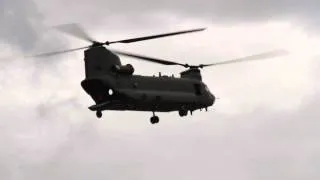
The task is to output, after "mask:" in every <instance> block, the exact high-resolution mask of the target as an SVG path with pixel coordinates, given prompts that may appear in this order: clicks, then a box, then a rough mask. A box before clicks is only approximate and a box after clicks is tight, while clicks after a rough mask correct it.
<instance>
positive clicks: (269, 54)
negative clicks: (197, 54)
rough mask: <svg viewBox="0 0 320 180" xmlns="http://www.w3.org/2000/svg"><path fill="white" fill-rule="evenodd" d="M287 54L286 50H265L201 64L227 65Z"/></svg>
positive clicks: (204, 65) (205, 65)
mask: <svg viewBox="0 0 320 180" xmlns="http://www.w3.org/2000/svg"><path fill="white" fill-rule="evenodd" d="M286 54H288V52H287V51H285V50H274V51H269V52H265V53H261V54H255V55H251V56H247V57H242V58H238V59H233V60H228V61H221V62H217V63H212V64H202V65H200V67H208V66H217V65H225V64H232V63H239V62H245V61H253V60H262V59H267V58H273V57H278V56H282V55H286Z"/></svg>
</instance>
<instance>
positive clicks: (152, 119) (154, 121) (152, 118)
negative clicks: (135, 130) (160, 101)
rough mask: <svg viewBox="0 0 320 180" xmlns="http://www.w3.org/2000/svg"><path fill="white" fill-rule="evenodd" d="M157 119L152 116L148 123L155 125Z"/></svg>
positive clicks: (157, 121)
mask: <svg viewBox="0 0 320 180" xmlns="http://www.w3.org/2000/svg"><path fill="white" fill-rule="evenodd" d="M159 121H160V120H159V117H158V116H152V117H151V118H150V122H151V124H157V123H159Z"/></svg>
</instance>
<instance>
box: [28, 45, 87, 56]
mask: <svg viewBox="0 0 320 180" xmlns="http://www.w3.org/2000/svg"><path fill="white" fill-rule="evenodd" d="M89 47H90V46H85V47H80V48H74V49H67V50H63V51H55V52H50V53H43V54H37V55H33V56H27V57H47V56H53V55H58V54H63V53H68V52H73V51H78V50H81V49H87V48H89Z"/></svg>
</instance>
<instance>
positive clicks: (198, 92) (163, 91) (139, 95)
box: [33, 24, 284, 124]
mask: <svg viewBox="0 0 320 180" xmlns="http://www.w3.org/2000/svg"><path fill="white" fill-rule="evenodd" d="M56 29H58V30H59V31H61V32H64V33H67V34H69V35H73V36H75V37H78V38H81V39H82V40H86V41H89V42H90V43H91V45H89V46H85V47H80V48H76V49H69V50H64V51H58V52H51V53H44V54H38V55H35V56H33V57H44V56H51V55H56V54H60V53H66V52H72V51H77V50H82V49H85V50H84V69H85V78H84V80H82V82H81V86H82V88H83V90H84V91H85V92H86V93H87V94H88V95H89V96H91V98H92V99H93V101H94V102H95V104H94V105H92V106H90V107H88V108H89V109H90V110H91V111H95V112H96V116H97V117H98V118H101V117H102V111H105V110H113V111H148V112H152V113H153V116H152V117H151V118H150V122H151V123H152V124H156V123H159V117H158V116H156V115H155V113H156V112H172V111H177V112H178V114H179V116H181V117H183V116H187V115H188V112H190V114H191V115H192V112H193V111H195V110H202V109H205V110H206V111H207V110H208V107H210V106H212V105H213V104H214V103H215V100H216V97H215V96H214V95H213V94H212V93H211V92H210V90H209V88H208V87H207V85H206V84H205V83H204V82H203V81H202V76H201V72H200V69H202V68H204V67H209V66H217V65H224V64H230V63H236V62H242V61H249V60H257V59H263V58H269V57H275V56H278V55H282V54H283V53H284V51H282V50H275V51H269V52H266V53H262V54H256V55H253V56H248V57H244V58H239V59H233V60H229V61H222V62H217V63H211V64H200V65H189V64H183V63H178V62H174V61H169V60H164V59H159V58H153V57H147V56H142V55H138V54H133V53H128V52H123V51H117V50H110V49H107V48H106V47H105V46H106V45H110V44H114V43H133V42H138V41H144V40H150V39H155V38H162V37H167V36H173V35H179V34H186V33H193V32H199V31H203V30H205V28H200V29H192V30H186V31H178V32H172V33H166V34H159V35H152V36H145V37H139V38H131V39H125V40H120V41H111V42H109V41H106V42H98V41H96V40H94V39H93V38H91V37H90V36H89V35H88V34H87V33H86V32H85V31H84V30H83V28H82V27H81V26H79V25H78V24H65V25H60V26H57V27H56ZM119 56H126V57H131V58H135V59H139V60H144V61H148V62H152V63H158V64H162V65H178V66H182V67H184V68H187V70H185V71H183V72H181V73H180V77H174V76H165V75H161V73H159V76H142V75H136V74H134V67H133V66H132V65H131V64H126V65H123V64H121V61H120V58H119Z"/></svg>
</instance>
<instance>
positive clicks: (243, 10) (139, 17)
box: [39, 0, 320, 28]
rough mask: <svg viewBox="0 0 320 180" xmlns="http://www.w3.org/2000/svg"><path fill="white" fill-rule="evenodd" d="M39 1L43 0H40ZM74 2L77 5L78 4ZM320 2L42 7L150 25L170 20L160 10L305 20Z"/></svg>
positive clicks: (178, 14)
mask: <svg viewBox="0 0 320 180" xmlns="http://www.w3.org/2000/svg"><path fill="white" fill-rule="evenodd" d="M39 3H41V2H40V1H39ZM43 3H44V2H43ZM61 4H65V5H67V6H68V8H65V9H59V7H61ZM75 4H77V5H76V6H75ZM319 5H320V4H319V1H316V0H307V1H297V0H294V1H286V0H282V1H275V0H271V1H255V0H245V1H243V0H227V1H218V0H212V1H209V0H200V1H191V0H188V1H183V0H174V1H169V0H164V1H144V0H139V1H125V2H124V1H121V2H120V1H102V0H96V1H90V2H89V1H81V2H80V1H74V0H70V1H68V2H62V1H55V2H51V3H49V4H47V5H46V6H45V5H42V6H41V7H43V8H44V9H43V11H45V12H48V15H51V16H52V15H53V14H56V9H59V15H58V16H55V18H58V19H60V20H63V19H65V20H67V21H68V20H70V21H71V20H77V21H79V22H86V23H87V22H88V24H91V25H92V24H94V23H96V24H99V22H103V21H104V20H107V22H108V23H107V24H108V25H112V24H116V21H120V22H119V23H129V24H130V25H134V24H136V25H142V24H143V25H145V24H150V26H151V24H154V23H159V24H161V23H163V22H164V21H167V22H168V21H169V19H168V17H166V18H165V19H161V18H158V19H157V18H156V17H157V14H159V13H167V14H170V15H171V17H172V18H173V19H174V18H177V19H183V18H185V17H188V18H190V17H194V18H203V19H204V20H205V19H206V20H209V21H210V22H212V23H217V22H218V23H225V22H232V23H235V22H246V21H263V20H273V19H283V18H284V19H286V18H291V20H295V19H296V18H297V19H300V18H302V19H304V20H308V19H310V18H311V19H317V17H318V10H317V8H316V7H318V6H319ZM70 13H71V16H70ZM102 19H103V20H102ZM108 19H109V21H108ZM151 19H152V20H151ZM157 20H158V21H157ZM146 22H148V23H146ZM110 28H112V27H110Z"/></svg>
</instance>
